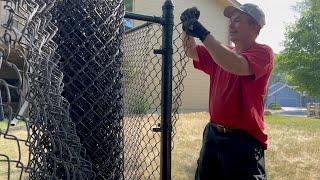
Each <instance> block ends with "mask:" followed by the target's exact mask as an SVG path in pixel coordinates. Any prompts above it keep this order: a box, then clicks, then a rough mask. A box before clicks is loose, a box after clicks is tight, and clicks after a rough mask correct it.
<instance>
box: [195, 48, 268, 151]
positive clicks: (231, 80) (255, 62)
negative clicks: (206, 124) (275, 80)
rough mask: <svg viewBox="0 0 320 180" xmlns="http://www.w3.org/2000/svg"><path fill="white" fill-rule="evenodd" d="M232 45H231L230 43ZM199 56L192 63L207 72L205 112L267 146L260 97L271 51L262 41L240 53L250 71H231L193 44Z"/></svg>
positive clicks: (264, 87) (263, 97) (263, 93)
mask: <svg viewBox="0 0 320 180" xmlns="http://www.w3.org/2000/svg"><path fill="white" fill-rule="evenodd" d="M230 49H233V47H230ZM197 52H198V56H199V59H197V60H194V61H193V64H194V67H195V68H197V69H199V70H202V71H203V72H205V73H206V74H208V75H209V76H210V91H209V113H210V117H211V121H212V122H214V123H216V124H220V125H222V126H225V127H228V128H235V129H242V130H244V131H246V132H247V133H249V134H250V135H252V136H253V137H255V138H256V139H257V140H259V141H260V142H261V143H262V144H263V146H264V148H265V149H267V139H268V136H267V134H266V133H265V126H264V119H263V113H264V99H265V96H266V93H267V85H268V81H269V77H270V75H271V71H272V68H273V57H274V55H273V52H272V49H271V48H270V47H268V46H266V45H262V44H258V43H256V44H254V45H253V46H252V47H251V48H250V49H248V50H246V51H244V52H242V53H241V55H242V56H243V57H244V58H246V59H247V60H248V62H249V64H250V66H251V68H252V70H253V72H254V75H250V76H239V75H235V74H231V73H229V72H227V71H225V70H224V69H222V68H221V67H220V66H218V65H217V64H216V63H215V62H214V60H213V59H212V57H211V55H210V54H209V52H208V51H207V50H206V48H205V47H204V46H197Z"/></svg>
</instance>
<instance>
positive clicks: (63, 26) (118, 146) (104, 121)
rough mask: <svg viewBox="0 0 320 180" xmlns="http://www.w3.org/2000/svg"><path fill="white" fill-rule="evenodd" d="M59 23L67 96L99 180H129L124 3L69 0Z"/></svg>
mask: <svg viewBox="0 0 320 180" xmlns="http://www.w3.org/2000/svg"><path fill="white" fill-rule="evenodd" d="M53 14H54V21H55V23H56V25H57V26H58V28H59V31H58V33H57V35H56V36H55V42H57V43H58V45H59V47H58V53H59V54H60V55H61V59H60V64H59V65H60V69H61V71H62V72H63V73H64V79H63V82H64V84H65V89H64V91H63V96H64V97H65V98H66V99H67V100H68V101H69V103H70V107H71V108H70V117H71V119H72V121H73V122H74V123H75V125H76V129H77V135H78V136H79V138H80V140H81V143H82V145H83V147H84V148H85V149H86V152H87V156H86V159H87V160H88V161H90V162H91V163H92V167H93V171H94V172H95V173H96V178H97V179H123V178H124V177H123V140H122V138H123V135H122V122H121V120H122V118H123V108H122V106H123V105H122V96H123V95H122V92H121V88H122V84H121V78H122V73H121V72H120V66H121V63H122V60H121V58H122V54H123V53H122V52H121V51H120V44H121V40H122V35H123V31H124V27H123V24H122V21H123V16H124V6H123V2H122V0H115V1H111V0H91V1H78V0H65V1H60V2H58V3H57V4H56V8H55V10H54V11H53Z"/></svg>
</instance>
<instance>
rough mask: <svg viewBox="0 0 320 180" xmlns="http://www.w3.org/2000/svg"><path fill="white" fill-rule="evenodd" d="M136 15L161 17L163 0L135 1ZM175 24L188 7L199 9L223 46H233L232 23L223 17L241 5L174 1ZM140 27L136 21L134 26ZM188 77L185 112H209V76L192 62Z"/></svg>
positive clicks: (224, 1) (205, 0)
mask: <svg viewBox="0 0 320 180" xmlns="http://www.w3.org/2000/svg"><path fill="white" fill-rule="evenodd" d="M132 3H133V12H134V13H138V14H145V15H151V16H161V15H162V4H163V3H164V1H160V0H132ZM173 3H174V21H175V24H178V23H179V22H180V19H179V18H180V14H181V13H182V12H183V11H184V10H185V9H187V8H190V7H193V6H196V7H197V8H198V9H199V10H200V21H201V22H203V23H204V24H205V26H206V28H207V29H208V30H209V31H210V32H211V33H212V34H214V35H215V37H216V38H217V39H218V40H219V41H220V42H222V43H223V44H230V38H229V34H228V24H229V20H228V19H227V18H226V17H224V15H223V10H224V8H225V7H227V6H229V5H235V6H240V3H239V2H237V1H234V0H175V1H173ZM139 24H141V22H135V21H134V26H137V25H139ZM186 71H187V77H186V78H185V79H184V82H183V84H184V92H183V94H182V110H188V111H206V110H208V100H209V98H208V92H209V76H207V75H206V74H204V73H202V72H200V71H198V70H196V69H194V67H193V64H192V60H190V61H189V62H188V63H187V66H186Z"/></svg>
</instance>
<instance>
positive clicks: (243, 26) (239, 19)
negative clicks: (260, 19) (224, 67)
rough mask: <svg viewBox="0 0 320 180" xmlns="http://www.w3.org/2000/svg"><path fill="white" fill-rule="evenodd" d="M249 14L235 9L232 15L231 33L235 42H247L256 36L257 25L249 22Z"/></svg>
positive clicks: (231, 38)
mask: <svg viewBox="0 0 320 180" xmlns="http://www.w3.org/2000/svg"><path fill="white" fill-rule="evenodd" d="M249 18H250V17H249V15H247V14H245V13H243V12H240V11H235V12H234V13H233V14H232V16H231V17H230V24H229V34H230V40H231V41H232V42H234V43H237V42H242V43H246V42H248V41H250V40H251V39H252V38H253V39H254V38H255V36H256V26H255V25H254V24H249Z"/></svg>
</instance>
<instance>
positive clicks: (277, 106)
mask: <svg viewBox="0 0 320 180" xmlns="http://www.w3.org/2000/svg"><path fill="white" fill-rule="evenodd" d="M268 108H269V109H271V110H280V109H281V105H280V104H279V103H271V104H270V105H269V107H268Z"/></svg>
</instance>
